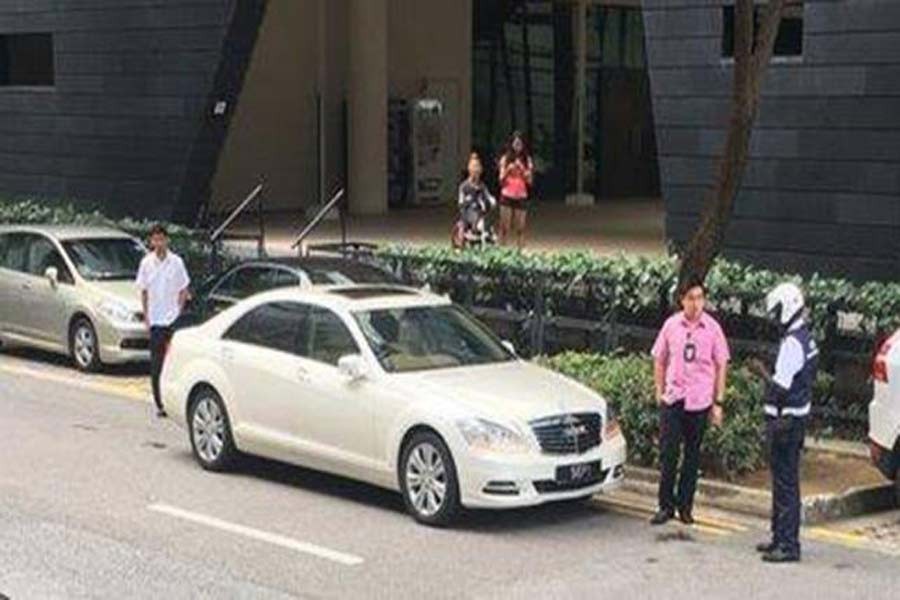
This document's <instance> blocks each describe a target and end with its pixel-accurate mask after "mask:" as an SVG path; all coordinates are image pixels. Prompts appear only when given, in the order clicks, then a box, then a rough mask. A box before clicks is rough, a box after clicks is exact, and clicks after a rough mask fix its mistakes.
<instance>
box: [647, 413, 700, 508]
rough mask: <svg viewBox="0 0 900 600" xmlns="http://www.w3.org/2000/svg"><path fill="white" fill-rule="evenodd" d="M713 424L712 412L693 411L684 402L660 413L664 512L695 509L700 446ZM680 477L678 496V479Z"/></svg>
mask: <svg viewBox="0 0 900 600" xmlns="http://www.w3.org/2000/svg"><path fill="white" fill-rule="evenodd" d="M708 421H709V409H706V410H703V411H698V412H690V411H686V410H685V409H684V402H683V401H680V402H676V403H674V404H671V405H668V404H667V405H665V406H663V407H662V411H661V414H660V458H659V462H660V478H659V507H660V508H661V509H664V510H674V509H675V508H682V509H687V510H690V509H692V508H693V506H694V493H695V492H696V491H697V473H698V471H699V469H700V445H701V444H702V443H703V434H704V432H705V431H706V424H707V422H708ZM682 445H683V446H684V460H683V461H682V463H681V473H680V474H679V473H678V456H679V454H680V453H681V452H680V451H681V446H682ZM676 476H677V477H678V495H677V496H676V495H675V478H676Z"/></svg>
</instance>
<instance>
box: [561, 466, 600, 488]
mask: <svg viewBox="0 0 900 600" xmlns="http://www.w3.org/2000/svg"><path fill="white" fill-rule="evenodd" d="M599 473H600V461H594V462H589V463H576V464H574V465H565V466H562V467H556V481H557V482H558V483H590V482H592V481H596V480H597V478H598V477H599Z"/></svg>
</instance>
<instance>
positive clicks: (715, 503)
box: [622, 465, 772, 518]
mask: <svg viewBox="0 0 900 600" xmlns="http://www.w3.org/2000/svg"><path fill="white" fill-rule="evenodd" d="M658 485H659V472H658V471H656V470H655V469H647V468H645V467H635V466H632V465H628V466H627V468H626V472H625V481H624V482H623V484H622V487H623V489H625V490H627V491H629V492H633V493H636V494H641V495H643V496H651V497H653V498H654V502H656V500H655V498H656V494H657V487H658ZM696 501H697V504H698V505H701V506H707V507H711V508H717V509H719V510H724V511H727V512H735V513H740V514H744V515H749V516H752V517H760V518H768V517H769V516H770V514H771V510H772V494H770V493H769V492H768V491H765V490H757V489H754V488H748V487H744V486H740V485H734V484H732V483H726V482H724V481H715V480H712V479H703V478H701V479H699V480H698V481H697V496H696Z"/></svg>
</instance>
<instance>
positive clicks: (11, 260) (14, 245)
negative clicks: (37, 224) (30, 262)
mask: <svg viewBox="0 0 900 600" xmlns="http://www.w3.org/2000/svg"><path fill="white" fill-rule="evenodd" d="M29 237H31V236H30V235H27V234H24V233H7V234H4V235H2V236H0V267H4V268H6V269H11V270H13V271H22V272H24V271H25V269H26V266H27V259H28V253H27V250H28V238H29Z"/></svg>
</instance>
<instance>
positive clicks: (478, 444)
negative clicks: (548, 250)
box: [162, 285, 625, 525]
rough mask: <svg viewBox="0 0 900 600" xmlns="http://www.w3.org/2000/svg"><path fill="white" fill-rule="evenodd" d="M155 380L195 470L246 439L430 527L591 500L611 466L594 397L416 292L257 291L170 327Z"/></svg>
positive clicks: (604, 412) (614, 454) (615, 475)
mask: <svg viewBox="0 0 900 600" xmlns="http://www.w3.org/2000/svg"><path fill="white" fill-rule="evenodd" d="M162 391H163V401H164V403H165V408H166V410H167V411H168V412H169V414H170V415H171V416H172V417H173V418H175V419H176V421H177V422H180V423H184V424H185V425H186V428H187V431H188V435H189V438H190V443H191V447H192V449H193V452H194V456H195V457H196V459H197V461H198V462H199V463H200V465H201V466H202V467H203V468H205V469H208V470H213V471H219V470H225V469H227V468H229V467H230V466H232V465H233V464H234V462H235V460H236V459H237V458H239V456H240V454H242V453H247V454H254V455H260V456H264V457H267V458H271V459H275V460H280V461H285V462H289V463H293V464H296V465H301V466H306V467H310V468H313V469H317V470H322V471H327V472H330V473H335V474H338V475H342V476H346V477H351V478H354V479H358V480H362V481H365V482H369V483H372V484H375V485H378V486H382V487H385V488H389V489H393V490H396V491H399V492H400V493H401V494H402V495H403V499H404V501H405V503H406V507H407V509H408V510H409V512H410V514H411V515H412V516H413V517H414V518H415V519H416V520H417V521H419V522H421V523H425V524H428V525H445V524H448V523H450V522H451V521H452V520H453V518H454V516H455V515H456V514H457V513H458V512H459V509H460V508H461V507H470V508H508V507H519V506H529V505H535V504H541V503H545V502H552V501H559V500H574V499H581V498H587V497H590V496H591V495H593V494H595V493H597V492H601V491H603V490H606V489H609V488H612V487H614V486H617V485H618V484H619V483H620V482H621V479H622V476H623V465H624V463H625V440H624V437H623V436H622V433H621V431H620V429H619V427H618V424H617V422H616V419H615V416H614V415H613V414H612V411H611V409H609V407H608V406H607V403H606V402H605V401H604V399H603V398H601V397H600V396H599V395H597V394H596V393H594V392H593V391H591V390H590V389H588V388H586V387H584V386H582V385H580V384H578V383H576V382H574V381H572V380H569V379H567V378H566V377H563V376H562V375H559V374H557V373H554V372H552V371H549V370H547V369H544V368H542V367H539V366H536V365H534V364H532V363H530V362H526V361H524V360H520V359H519V358H517V356H516V355H515V353H514V352H513V350H512V348H511V346H510V345H509V344H507V343H505V342H501V341H500V340H499V339H497V338H496V337H495V336H494V335H493V334H492V333H491V332H490V331H489V330H488V329H487V328H486V327H484V326H483V325H481V324H480V323H479V322H477V321H476V320H475V319H474V318H472V317H471V316H469V314H468V313H467V312H465V311H464V310H463V309H462V308H460V307H458V306H456V305H454V304H453V303H452V302H451V301H450V300H448V299H447V298H445V297H442V296H437V295H434V294H431V293H428V292H425V291H422V290H415V289H410V288H403V287H392V286H361V285H360V286H341V287H337V286H336V287H328V288H320V289H306V290H304V289H300V288H285V289H281V290H276V291H272V292H267V293H264V294H260V295H257V296H253V297H251V298H249V299H247V300H245V301H243V302H241V303H239V304H237V305H235V306H233V307H231V308H229V309H227V310H226V311H224V312H222V313H221V314H219V315H218V316H216V317H214V318H213V319H211V320H210V321H207V322H206V323H204V324H203V325H200V326H198V327H193V328H189V329H184V330H182V331H179V332H178V333H176V334H175V337H174V339H173V340H172V343H171V346H170V348H169V351H168V354H167V356H166V359H165V365H164V368H163V374H162Z"/></svg>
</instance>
